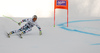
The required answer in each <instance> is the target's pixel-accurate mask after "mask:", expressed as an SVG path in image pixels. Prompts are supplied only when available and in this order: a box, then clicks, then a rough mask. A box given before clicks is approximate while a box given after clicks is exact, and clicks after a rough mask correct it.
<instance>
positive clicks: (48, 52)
mask: <svg viewBox="0 0 100 53" xmlns="http://www.w3.org/2000/svg"><path fill="white" fill-rule="evenodd" d="M22 19H23V18H14V20H16V21H18V22H19V21H21V20H22ZM59 19H60V18H56V27H53V18H38V20H37V21H38V24H39V25H40V26H41V28H42V33H43V34H42V35H39V31H38V29H37V28H36V27H33V29H32V31H31V32H29V33H27V34H24V35H23V38H22V39H21V38H20V37H19V36H18V35H16V34H13V35H11V37H10V38H8V37H7V35H6V32H10V31H12V30H16V29H19V28H20V27H21V26H23V25H24V24H25V23H23V24H22V25H21V26H18V24H17V23H15V22H13V21H12V20H10V19H8V18H4V17H1V18H0V53H100V50H99V49H100V41H99V40H100V36H96V35H91V34H86V33H81V32H77V31H75V30H79V31H83V32H88V33H93V34H98V35H100V18H94V19H92V18H91V19H88V20H86V19H85V18H84V19H82V20H84V21H82V20H80V19H79V20H75V19H70V20H69V27H66V26H67V25H66V24H63V23H66V21H63V22H62V21H61V20H63V19H60V20H59ZM57 20H58V21H57ZM89 20H91V21H89ZM93 20H94V21H93ZM97 20H98V21H97ZM74 21H77V22H74ZM72 22H73V23H72ZM60 24H63V25H60ZM59 25H60V26H59ZM61 27H65V28H67V29H70V30H66V29H62V28H61ZM71 30H74V31H71Z"/></svg>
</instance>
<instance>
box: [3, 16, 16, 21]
mask: <svg viewBox="0 0 100 53" xmlns="http://www.w3.org/2000/svg"><path fill="white" fill-rule="evenodd" d="M3 16H4V17H6V18H9V19H11V20H12V21H14V22H15V23H18V22H17V21H15V20H14V19H12V18H11V17H7V16H5V15H3Z"/></svg>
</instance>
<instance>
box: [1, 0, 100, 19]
mask: <svg viewBox="0 0 100 53" xmlns="http://www.w3.org/2000/svg"><path fill="white" fill-rule="evenodd" d="M66 12H67V11H66V10H64V9H56V15H57V16H58V17H59V16H60V17H66V16H67V15H66ZM34 14H35V15H38V17H39V18H53V17H54V0H0V17H2V15H6V16H10V17H17V18H20V17H31V16H33V15H34ZM57 16H56V17H57ZM69 17H70V18H74V19H75V18H84V17H88V18H90V17H100V0H69Z"/></svg>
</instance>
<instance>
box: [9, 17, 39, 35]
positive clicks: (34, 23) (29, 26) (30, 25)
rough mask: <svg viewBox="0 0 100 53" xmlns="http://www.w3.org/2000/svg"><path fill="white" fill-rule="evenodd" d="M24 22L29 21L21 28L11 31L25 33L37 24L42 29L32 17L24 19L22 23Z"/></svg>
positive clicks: (12, 32)
mask: <svg viewBox="0 0 100 53" xmlns="http://www.w3.org/2000/svg"><path fill="white" fill-rule="evenodd" d="M23 22H27V23H26V24H25V25H24V26H22V27H21V28H20V29H18V30H14V31H11V34H14V33H17V32H20V31H22V33H23V34H25V33H27V32H29V31H31V30H32V27H33V26H36V27H37V28H38V29H39V31H41V27H40V26H39V25H38V24H37V22H36V21H35V22H33V20H32V18H28V19H23V20H22V21H21V22H20V23H23Z"/></svg>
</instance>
